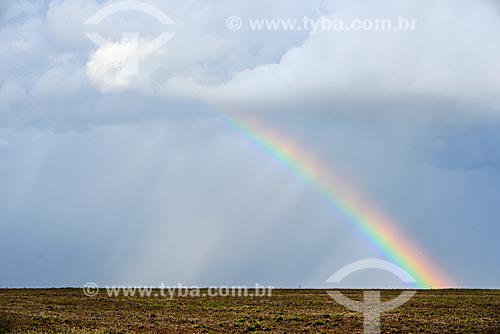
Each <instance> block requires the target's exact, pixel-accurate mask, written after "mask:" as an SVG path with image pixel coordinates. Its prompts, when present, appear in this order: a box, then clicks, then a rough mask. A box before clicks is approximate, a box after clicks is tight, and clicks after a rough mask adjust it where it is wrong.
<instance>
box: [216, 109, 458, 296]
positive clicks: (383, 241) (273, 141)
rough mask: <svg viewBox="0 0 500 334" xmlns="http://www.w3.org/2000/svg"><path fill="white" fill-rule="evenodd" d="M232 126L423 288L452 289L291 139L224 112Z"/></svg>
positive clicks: (406, 241)
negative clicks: (319, 196)
mask: <svg viewBox="0 0 500 334" xmlns="http://www.w3.org/2000/svg"><path fill="white" fill-rule="evenodd" d="M223 117H224V119H225V121H226V123H228V124H229V125H230V126H231V127H233V128H236V129H237V131H238V132H239V133H242V134H243V135H244V136H245V137H246V138H247V139H249V140H250V141H251V142H252V143H253V144H255V145H256V146H257V147H259V148H261V149H263V150H264V151H266V152H267V153H268V154H270V155H272V156H273V157H274V158H275V159H276V160H278V161H279V162H280V163H281V164H283V165H284V166H286V167H287V168H289V169H291V170H292V171H293V172H294V173H295V174H296V175H297V176H299V177H300V178H301V179H303V180H304V181H305V182H308V183H310V184H312V185H314V186H315V188H316V189H317V190H318V191H319V192H320V193H321V194H322V196H323V197H324V198H325V199H326V201H327V202H328V204H329V205H330V206H331V207H332V208H333V209H335V211H336V212H337V213H340V214H341V216H342V217H344V218H345V221H346V222H348V223H349V224H350V225H352V226H353V227H354V228H355V229H356V230H357V231H358V233H360V234H361V235H362V236H364V237H365V238H366V239H367V240H369V241H370V243H371V244H372V245H374V246H375V247H376V248H377V249H379V250H380V251H381V252H382V253H383V254H384V255H385V256H387V257H388V259H390V260H391V261H393V262H394V263H395V264H397V265H398V266H400V267H401V268H403V269H404V270H406V271H407V272H408V273H409V274H410V275H411V276H412V277H413V278H414V279H415V280H416V282H417V283H416V287H417V288H421V289H429V288H446V287H452V286H453V284H452V283H451V280H450V279H449V278H448V277H447V276H446V275H445V274H444V273H443V272H442V271H441V269H440V268H439V267H438V266H436V265H434V264H433V263H432V261H430V260H429V259H428V258H427V257H426V256H425V255H424V253H423V252H422V250H421V248H419V247H417V246H416V245H415V244H414V243H413V242H412V241H411V240H409V239H408V238H407V237H405V235H404V234H403V233H401V232H400V231H399V230H398V228H397V226H396V225H395V224H394V223H393V222H392V221H391V220H390V219H389V218H388V217H387V216H385V215H384V214H383V213H382V212H380V211H379V210H376V209H375V208H373V207H372V206H370V205H368V203H367V202H366V201H364V200H363V199H362V198H361V196H360V195H359V194H358V193H356V192H355V191H353V189H351V188H350V187H349V186H348V185H347V184H346V183H345V182H344V181H342V180H341V179H340V178H339V177H335V176H334V175H333V174H332V170H331V169H330V168H329V169H326V168H325V167H323V166H322V165H321V163H320V162H319V161H318V160H317V159H315V157H313V156H312V155H311V154H309V153H308V152H307V151H306V150H304V149H301V147H300V146H299V145H297V144H296V143H294V142H293V141H292V140H291V139H290V138H287V137H285V136H283V135H280V134H278V133H277V132H276V131H273V130H272V129H269V128H267V127H266V126H265V125H264V124H262V123H261V122H259V121H258V120H257V119H255V118H251V117H249V116H248V115H247V116H242V115H238V116H236V115H234V114H231V113H224V114H223Z"/></svg>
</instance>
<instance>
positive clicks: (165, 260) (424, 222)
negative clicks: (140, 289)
mask: <svg viewBox="0 0 500 334" xmlns="http://www.w3.org/2000/svg"><path fill="white" fill-rule="evenodd" d="M112 3H114V2H113V1H100V0H91V1H88V0H40V1H36V0H15V1H12V0H3V1H2V2H1V3H0V45H1V48H0V64H1V65H0V263H1V264H2V268H1V271H0V286H21V287H22V286H67V285H71V286H81V285H83V284H85V283H86V282H89V281H91V282H97V283H99V284H134V285H139V284H159V283H161V282H165V284H170V285H175V284H177V283H183V284H186V285H193V284H196V285H221V284H226V285H237V284H240V285H241V284H247V285H254V284H255V283H257V282H258V283H260V284H263V285H274V286H292V287H296V286H299V285H302V286H324V285H325V283H324V282H325V281H326V279H327V278H328V277H329V276H330V275H331V274H332V273H334V272H335V271H336V270H338V269H340V268H341V267H342V266H344V265H346V264H348V263H350V262H352V261H356V260H360V259H364V258H370V257H380V256H381V254H379V253H378V252H377V251H376V250H374V249H373V247H371V246H370V245H368V244H366V242H365V241H364V239H362V238H360V237H359V235H358V234H357V232H356V231H355V229H353V227H352V226H351V225H349V224H346V223H345V222H342V221H341V219H340V218H339V216H338V215H335V214H334V213H332V211H331V209H330V208H328V207H326V206H325V202H324V199H323V198H322V195H321V193H319V192H318V190H317V188H315V187H314V186H313V185H311V184H308V183H307V182H304V181H303V180H301V179H300V178H299V177H297V175H296V173H294V171H293V170H291V169H290V168H286V167H284V166H283V165H282V164H280V163H279V161H277V160H276V159H275V157H273V156H272V155H271V154H269V152H264V151H263V150H261V149H259V148H257V147H256V146H255V145H254V144H253V143H252V142H251V140H249V138H247V137H246V136H245V135H243V134H242V133H241V131H239V130H238V129H235V127H234V126H231V124H228V122H227V120H226V117H225V116H224V115H226V114H227V113H232V114H235V115H236V117H240V116H241V117H252V118H256V119H259V122H262V123H264V124H266V126H267V127H268V128H271V129H273V131H276V132H277V133H280V134H281V135H282V136H284V137H287V138H291V140H293V141H294V142H295V143H298V144H299V145H300V147H301V148H302V149H303V150H305V151H307V152H308V154H311V155H313V156H315V157H317V159H318V161H320V162H321V164H322V166H323V167H324V168H326V169H327V170H330V171H331V172H332V173H335V175H337V176H341V177H342V178H343V179H344V180H345V182H346V183H348V184H350V186H351V187H352V188H354V189H356V192H357V193H359V194H360V195H362V196H363V198H365V199H368V201H369V202H370V203H371V204H372V205H373V206H375V207H376V208H378V209H379V210H381V211H383V212H385V213H386V215H388V216H390V217H391V218H392V219H393V220H394V221H395V222H397V224H398V225H399V227H400V229H401V230H402V231H404V232H405V234H406V236H407V237H408V238H409V239H412V240H414V241H415V243H416V244H418V245H419V247H420V249H421V251H422V253H425V254H427V256H429V257H430V258H431V259H432V261H433V263H435V264H436V265H438V266H440V267H441V269H442V270H443V271H444V272H446V273H447V274H448V275H449V276H450V277H452V278H453V280H454V281H455V282H456V284H457V286H464V287H499V286H500V282H499V281H498V277H499V276H500V260H499V258H498V254H500V243H499V242H498V240H497V239H498V235H499V234H500V224H499V221H498V219H499V218H498V217H500V205H499V201H500V62H499V61H498V59H499V57H500V44H498V43H497V42H496V41H497V40H498V36H499V35H500V2H498V1H496V0H444V1H436V0H434V1H431V0H398V1H395V0H394V1H389V0H377V1H339V0H313V1H295V0H293V1H291V0H273V1H271V0H258V1H255V0H242V1H230V0H217V1H216V0H214V1H201V0H187V1H182V2H179V1H170V0H165V1H160V0H143V1H142V3H143V4H148V5H150V6H153V7H154V8H157V9H158V10H159V12H161V13H164V14H165V15H167V16H168V17H169V18H170V19H171V20H172V21H173V22H174V23H175V24H168V25H163V24H162V23H161V22H160V21H158V20H157V19H156V18H154V17H151V16H149V15H147V14H145V13H140V12H137V11H134V12H121V13H115V14H114V15H112V16H109V17H107V18H105V19H103V20H102V21H101V22H99V23H98V24H96V25H91V24H86V22H87V23H88V21H87V20H88V19H89V18H91V17H92V16H93V15H94V14H95V13H97V12H98V11H99V10H100V9H102V8H106V7H107V6H108V5H110V4H112ZM231 16H238V17H240V18H241V19H242V21H241V22H242V23H243V26H242V27H241V29H239V30H234V29H233V30H231V29H228V27H227V22H228V17H231ZM304 17H308V18H311V19H316V20H319V19H321V18H325V19H339V20H345V21H346V22H348V21H349V20H353V19H380V18H389V19H393V20H397V19H398V18H399V17H405V18H410V19H416V20H418V24H417V26H416V29H415V30H414V31H366V30H364V31H327V30H319V31H316V32H315V33H312V32H311V31H306V30H305V29H300V30H299V29H295V30H294V31H286V30H285V29H278V30H277V31H255V30H252V29H251V27H250V23H249V22H250V21H249V20H251V19H256V18H257V19H259V18H279V19H292V20H297V21H298V22H300V20H302V19H303V18H304ZM165 32H167V33H170V34H174V35H173V38H172V39H170V40H169V41H168V43H166V44H164V45H162V47H161V48H158V49H155V50H154V51H151V52H148V47H149V46H151V43H150V42H151V41H152V40H154V39H155V38H156V37H157V36H158V35H159V34H161V33H165ZM86 33H87V34H88V33H94V34H95V33H98V34H100V35H101V36H102V37H104V38H105V39H106V40H107V41H108V42H106V43H105V44H101V45H96V44H95V43H93V42H92V41H91V40H90V39H89V38H88V37H87V35H86ZM124 34H125V35H124ZM131 34H135V35H131ZM130 36H132V37H130ZM133 36H139V37H138V38H136V37H133ZM138 54H139V56H138Z"/></svg>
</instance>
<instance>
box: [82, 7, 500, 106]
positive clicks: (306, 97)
mask: <svg viewBox="0 0 500 334" xmlns="http://www.w3.org/2000/svg"><path fill="white" fill-rule="evenodd" d="M495 9H496V7H495V4H494V2H491V1H486V0H485V1H479V2H478V1H470V0H462V1H454V2H446V3H440V4H436V3H435V2H434V1H416V0H407V1H402V2H401V3H399V4H397V5H394V3H393V2H391V1H382V2H377V4H376V5H375V4H370V3H366V2H359V1H358V2H357V1H355V2H353V3H349V4H345V3H344V2H340V1H332V2H330V6H329V10H330V15H331V16H333V17H335V18H342V19H351V18H386V17H389V18H394V19H397V18H398V17H399V16H405V17H409V18H413V17H415V18H417V19H418V20H419V23H418V27H417V28H418V29H417V31H415V32H343V33H342V32H340V33H339V32H320V33H316V34H311V35H310V36H309V38H308V39H307V41H305V42H304V43H303V44H302V45H300V46H298V47H291V48H289V49H288V50H286V51H284V53H283V55H282V57H281V59H280V60H279V62H276V61H274V60H272V59H267V62H263V63H260V64H251V63H249V64H248V63H247V64H246V65H247V66H246V67H245V68H238V67H237V66H235V67H232V69H231V67H230V65H231V62H230V61H229V62H228V63H227V64H228V66H227V67H225V66H224V65H226V63H225V60H226V59H227V54H228V53H231V52H236V53H238V50H239V49H241V48H243V49H246V50H248V48H249V47H250V46H251V43H252V39H251V37H253V38H260V36H262V34H263V33H257V32H254V35H253V36H251V37H250V38H249V36H248V35H244V34H242V35H241V36H242V39H241V40H239V44H232V43H231V39H229V42H227V40H225V39H224V37H226V36H227V35H225V34H224V33H219V34H212V35H211V40H210V45H216V46H217V47H218V48H219V49H220V50H222V51H221V52H217V51H214V50H211V49H209V48H206V49H204V48H201V49H200V48H198V47H197V46H196V45H193V44H192V43H186V42H188V41H189V40H186V41H183V40H182V38H183V36H182V35H180V36H178V37H177V38H178V39H179V43H178V44H175V49H173V50H167V51H166V52H165V53H163V54H160V55H159V56H157V57H151V58H150V59H149V60H145V61H144V66H143V72H141V75H140V76H137V77H136V78H132V79H131V80H128V81H124V80H123V78H122V73H120V72H119V71H117V72H113V71H107V72H105V73H99V72H97V73H94V74H101V76H99V77H98V79H97V80H95V79H96V78H95V76H94V77H92V79H94V82H96V81H97V82H99V84H98V85H97V86H98V87H107V88H109V86H113V85H115V84H116V85H117V86H119V87H120V88H123V87H124V86H131V87H132V86H135V87H139V88H141V89H148V90H153V91H157V90H159V91H160V92H161V93H162V94H164V95H166V96H170V97H171V96H174V97H179V96H180V97H189V98H198V99H202V100H203V101H207V102H211V103H214V104H215V105H217V106H222V107H228V108H231V109H238V110H246V109H248V110H255V109H261V107H262V106H264V105H267V106H268V107H269V106H272V107H273V108H278V109H280V108H281V109H286V108H287V107H289V106H290V105H292V106H293V105H297V104H299V105H301V106H304V105H308V104H311V103H313V102H315V101H318V100H319V101H323V103H324V105H326V106H330V107H331V106H337V107H338V106H346V105H347V106H350V107H352V106H355V105H360V106H366V105H371V106H373V105H376V104H378V103H382V104H384V105H391V104H393V105H396V106H399V107H404V105H405V102H404V100H405V99H410V98H411V99H418V98H422V97H423V98H425V99H436V100H437V101H441V100H447V101H454V102H455V103H459V104H460V103H462V104H466V105H467V104H472V103H474V104H476V105H477V106H479V108H486V109H494V110H498V109H499V106H500V104H499V102H500V101H499V96H500V63H499V62H498V56H499V55H500V46H498V45H496V44H494V43H492V42H491V41H492V40H493V39H494V38H495V36H497V35H498V34H500V17H499V15H498V13H497V11H496V10H495ZM471 13H474V14H473V15H471ZM281 17H282V16H281ZM186 19H188V18H186ZM200 33H201V34H203V32H200ZM234 34H236V35H237V34H238V33H234ZM264 34H265V33H264ZM269 34H272V33H269ZM199 41H200V43H203V39H202V38H201V37H200V39H199ZM182 42H185V43H184V44H182ZM108 48H109V47H108ZM192 50H195V52H193V53H194V56H191V57H186V58H182V59H181V58H176V55H183V54H184V55H185V54H188V53H189V51H192ZM124 51H125V52H127V51H128V52H134V50H133V49H131V48H129V49H126V50H124ZM99 52H100V51H97V52H96V54H97V53H99ZM103 52H104V51H103ZM122 56H123V55H122ZM240 56H244V55H241V54H240ZM203 59H205V60H206V61H205V62H203V61H201V60H203ZM217 59H218V60H217ZM106 61H107V60H106V59H105V57H102V59H101V58H99V57H92V58H91V63H92V66H94V67H104V68H107V65H106V64H105V62H106ZM100 62H101V63H100ZM108 62H109V59H108ZM242 63H244V62H242ZM220 68H222V70H220ZM162 73H163V74H164V75H161V74H162Z"/></svg>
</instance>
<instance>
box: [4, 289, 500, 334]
mask: <svg viewBox="0 0 500 334" xmlns="http://www.w3.org/2000/svg"><path fill="white" fill-rule="evenodd" d="M342 292H343V293H344V294H345V295H346V296H347V297H349V298H351V299H353V300H359V301H361V300H362V299H363V291H361V290H342ZM399 294H400V291H396V290H384V291H383V292H382V300H383V301H386V300H390V299H392V298H394V297H396V296H397V295H399ZM381 329H382V333H481V334H483V333H486V334H487V333H491V334H493V333H500V291H496V290H423V291H418V292H417V294H416V295H415V296H414V297H413V298H412V299H411V300H410V301H409V302H407V303H406V304H404V305H403V306H401V307H399V308H397V309H395V310H393V311H389V312H387V313H384V314H383V315H382V318H381ZM249 332H253V333H349V334H351V333H362V332H363V315H362V314H360V313H357V312H354V311H351V310H348V309H346V308H345V307H344V306H341V305H339V304H337V303H336V302H335V301H334V300H333V299H331V298H330V297H329V295H328V294H327V293H326V290H306V289H300V290H298V289H297V290H274V291H273V293H272V296H270V297H269V296H266V297H175V298H173V299H171V300H169V299H168V298H161V297H160V298H152V297H151V298H142V297H108V296H107V293H106V291H105V290H101V291H100V293H99V295H98V296H96V297H86V296H85V295H84V294H83V292H82V290H81V289H4V290H0V333H82V334H83V333H96V334H97V333H99V334H100V333H249Z"/></svg>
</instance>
